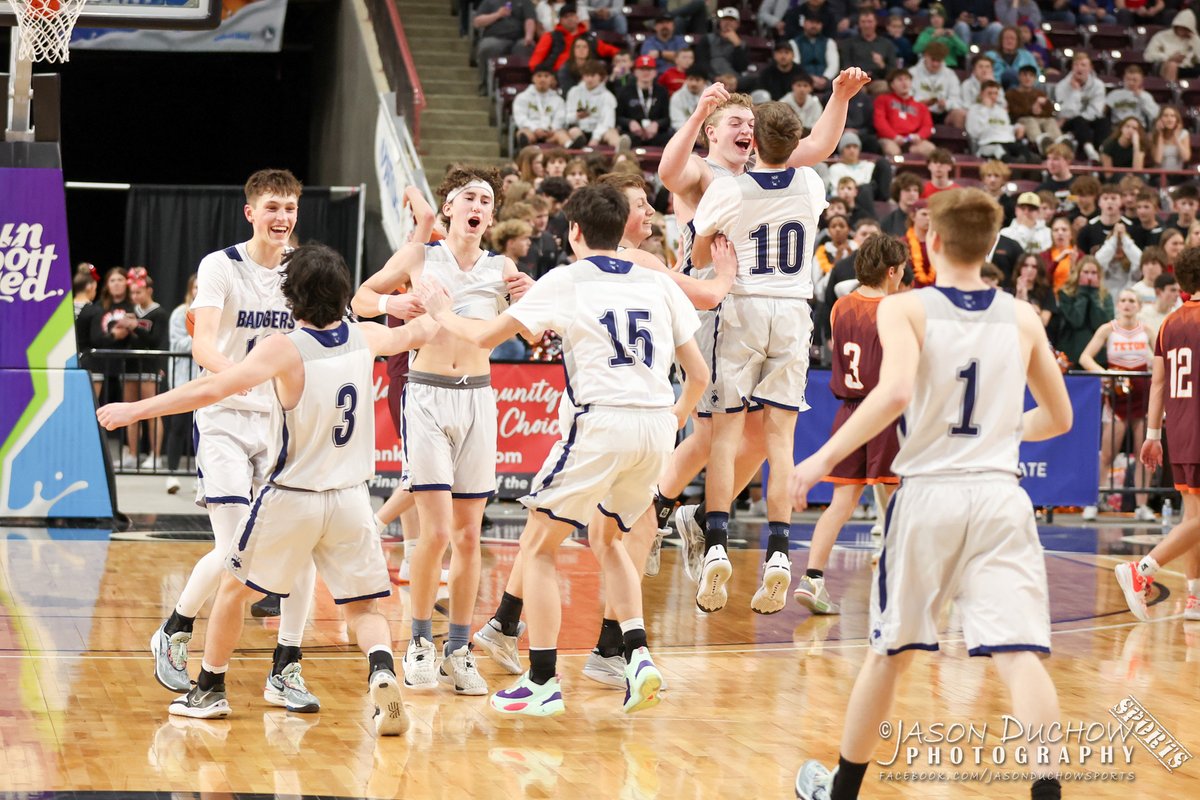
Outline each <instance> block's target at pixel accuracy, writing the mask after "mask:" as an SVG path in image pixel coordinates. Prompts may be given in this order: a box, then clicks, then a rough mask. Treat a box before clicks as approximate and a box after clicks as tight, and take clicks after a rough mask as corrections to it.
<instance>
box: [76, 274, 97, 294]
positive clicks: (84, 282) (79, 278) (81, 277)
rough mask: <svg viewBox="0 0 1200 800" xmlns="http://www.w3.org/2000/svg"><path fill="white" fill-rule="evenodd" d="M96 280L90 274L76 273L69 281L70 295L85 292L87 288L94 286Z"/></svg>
mask: <svg viewBox="0 0 1200 800" xmlns="http://www.w3.org/2000/svg"><path fill="white" fill-rule="evenodd" d="M95 285H96V280H95V278H93V277H92V274H91V273H90V272H76V273H75V277H74V278H72V279H71V294H79V293H80V292H86V291H87V288H88V287H89V286H95Z"/></svg>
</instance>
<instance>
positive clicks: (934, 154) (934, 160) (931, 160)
mask: <svg viewBox="0 0 1200 800" xmlns="http://www.w3.org/2000/svg"><path fill="white" fill-rule="evenodd" d="M925 163H926V164H949V165H950V166H954V156H953V155H951V153H950V151H949V150H947V149H946V148H944V147H935V148H933V149H932V150H930V151H929V155H927V156H925Z"/></svg>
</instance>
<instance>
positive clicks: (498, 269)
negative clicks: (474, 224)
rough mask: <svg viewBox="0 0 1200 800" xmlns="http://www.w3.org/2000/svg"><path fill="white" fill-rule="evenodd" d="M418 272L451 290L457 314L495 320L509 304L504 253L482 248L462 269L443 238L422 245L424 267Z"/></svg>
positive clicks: (452, 301)
mask: <svg viewBox="0 0 1200 800" xmlns="http://www.w3.org/2000/svg"><path fill="white" fill-rule="evenodd" d="M421 274H422V276H423V277H427V278H428V277H434V278H437V279H438V280H439V281H441V282H442V284H443V285H444V286H445V287H446V291H448V292H449V293H450V298H451V305H452V307H453V310H454V313H455V314H458V315H459V316H462V317H469V318H471V319H495V318H496V316H498V315H499V314H500V312H501V311H503V310H504V309H505V308H507V307H508V301H507V300H506V299H505V298H506V296H507V294H508V289H507V287H506V286H505V285H504V256H501V255H496V254H495V253H492V252H490V251H488V250H484V251H483V254H482V255H480V256H479V259H478V260H477V261H476V262H475V264H474V265H472V267H471V268H470V269H469V270H464V269H463V268H462V267H460V266H459V265H458V259H456V258H455V257H454V253H452V252H450V248H449V247H448V246H447V245H446V243H445V241H444V240H443V241H438V242H433V243H432V244H428V245H426V246H425V266H424V268H423V269H422V271H421Z"/></svg>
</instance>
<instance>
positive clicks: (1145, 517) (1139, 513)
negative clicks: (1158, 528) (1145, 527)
mask: <svg viewBox="0 0 1200 800" xmlns="http://www.w3.org/2000/svg"><path fill="white" fill-rule="evenodd" d="M1133 518H1134V519H1136V520H1137V521H1138V522H1157V518H1156V517H1155V516H1154V512H1153V511H1151V510H1150V509H1149V508H1147V507H1146V506H1138V507H1137V510H1136V511H1134V512H1133Z"/></svg>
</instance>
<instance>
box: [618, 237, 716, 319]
mask: <svg viewBox="0 0 1200 800" xmlns="http://www.w3.org/2000/svg"><path fill="white" fill-rule="evenodd" d="M704 238H705V248H706V250H705V253H706V254H707V255H708V258H709V260H710V261H712V262H713V265H714V266H715V267H716V274H715V275H714V276H713V277H711V278H696V277H693V276H691V275H684V274H683V273H682V272H676V271H675V270H671V269H667V268H666V266H665V265H664V264H663V263H662V262H661V261H659V260H658V259H657V258H655V257H654V256H652V255H650V254H649V253H646V254H645V255H646V259H638V258H631V259H630V260H632V261H634V263H639V264H642V266H645V267H649V268H650V269H656V270H658V271H660V272H665V273H666V274H667V275H668V276H669V277H670V278H671V280H672V281H674V282H675V285H676V286H678V287H679V288H680V289H682V290H683V293H684V294H685V295H687V299H688V300H690V301H691V303H692V305H693V306H694V307H696V308H698V309H702V310H704V309H710V308H716V307H717V306H718V305H720V303H721V301H722V300H724V299H725V295H727V294H729V290H730V289H731V288H732V287H733V279H734V278H735V277H737V253H735V252H734V249H733V245H731V244H729V240H728V239H726V238H725V237H724V236H722V235H721V234H716V236H715V237H714V236H707V237H704ZM638 252H642V251H638ZM694 252H695V251H694V249H693V254H694ZM643 261H651V262H654V264H653V265H651V264H649V263H643ZM692 263H695V261H694V260H693V262H692Z"/></svg>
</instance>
